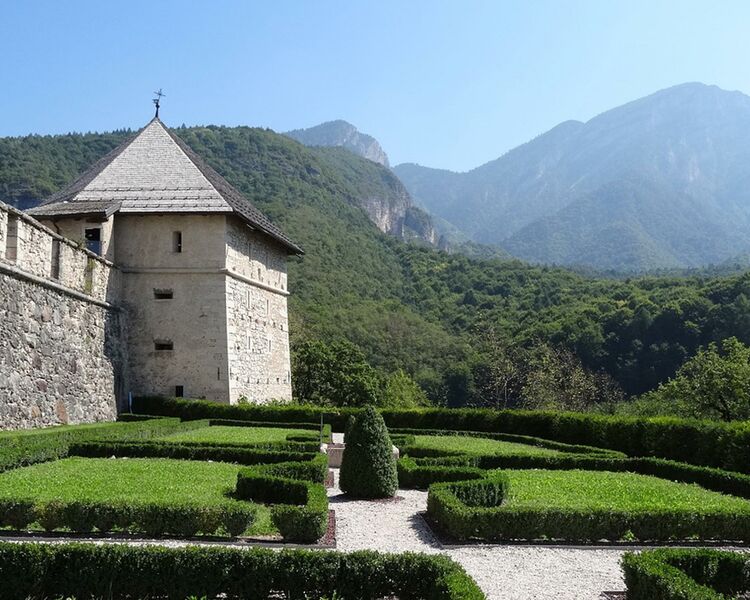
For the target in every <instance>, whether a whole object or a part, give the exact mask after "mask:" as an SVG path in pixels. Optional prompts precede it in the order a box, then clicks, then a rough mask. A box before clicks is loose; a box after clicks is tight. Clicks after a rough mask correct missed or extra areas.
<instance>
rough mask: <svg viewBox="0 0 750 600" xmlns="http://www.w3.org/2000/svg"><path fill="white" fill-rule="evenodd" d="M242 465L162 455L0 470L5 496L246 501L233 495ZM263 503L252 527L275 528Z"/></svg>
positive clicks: (217, 502)
mask: <svg viewBox="0 0 750 600" xmlns="http://www.w3.org/2000/svg"><path fill="white" fill-rule="evenodd" d="M240 468H241V467H239V466H237V465H232V464H228V463H218V462H217V463H209V462H202V461H188V460H171V459H161V458H128V459H112V458H65V459H62V460H56V461H52V462H46V463H40V464H37V465H32V466H30V467H23V468H20V469H14V470H11V471H6V472H4V473H0V499H25V500H33V501H34V502H49V501H51V500H61V501H64V502H69V501H84V502H127V503H129V504H147V503H170V502H171V503H174V502H186V503H191V504H193V503H194V504H205V505H212V506H216V505H221V504H236V503H240V502H242V503H243V504H246V503H245V502H244V501H241V500H234V499H232V498H231V497H229V496H228V493H230V492H232V491H233V490H234V488H235V484H236V482H237V472H238V471H239V470H240ZM258 506H259V513H258V518H257V520H256V521H255V523H254V524H253V527H252V529H251V531H250V533H254V534H268V533H276V531H275V529H274V527H273V525H272V524H271V520H270V513H269V510H268V508H267V507H265V506H263V505H258Z"/></svg>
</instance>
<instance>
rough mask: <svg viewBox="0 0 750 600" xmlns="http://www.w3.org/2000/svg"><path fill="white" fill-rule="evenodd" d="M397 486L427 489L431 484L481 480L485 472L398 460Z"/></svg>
mask: <svg viewBox="0 0 750 600" xmlns="http://www.w3.org/2000/svg"><path fill="white" fill-rule="evenodd" d="M397 467H398V485H399V487H401V488H407V489H411V488H417V489H427V488H428V487H430V485H432V484H433V483H439V482H449V481H466V480H471V479H482V478H484V477H485V476H486V474H487V472H486V471H484V470H483V469H479V468H477V467H472V466H468V465H456V466H451V465H420V464H417V463H416V462H415V460H414V459H413V458H411V457H408V456H405V457H403V458H401V459H399V461H398V463H397Z"/></svg>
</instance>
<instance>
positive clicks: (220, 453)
mask: <svg viewBox="0 0 750 600" xmlns="http://www.w3.org/2000/svg"><path fill="white" fill-rule="evenodd" d="M299 444H300V446H301V447H300V449H299V450H291V449H279V450H274V449H268V448H265V447H264V448H252V447H246V446H213V445H193V444H183V443H180V442H164V441H155V442H151V441H139V442H129V441H121V442H120V441H112V442H110V441H101V442H100V441H92V442H82V443H74V444H71V446H70V449H69V452H68V453H69V454H70V455H73V456H83V457H87V458H107V457H109V456H117V457H129V458H174V459H181V460H213V461H217V462H230V463H237V464H240V465H258V464H266V463H280V462H289V461H306V460H312V459H313V458H315V456H317V455H320V451H319V448H318V446H317V444H315V446H314V449H313V450H310V449H309V448H308V447H307V446H306V445H305V444H304V443H299Z"/></svg>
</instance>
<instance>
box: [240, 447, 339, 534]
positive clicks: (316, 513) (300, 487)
mask: <svg viewBox="0 0 750 600" xmlns="http://www.w3.org/2000/svg"><path fill="white" fill-rule="evenodd" d="M327 474H328V461H327V457H326V456H325V455H322V454H321V455H319V456H318V457H316V458H315V459H314V460H312V461H309V462H306V463H304V462H287V463H279V464H274V465H259V466H256V467H250V468H247V469H242V470H241V471H240V472H239V473H238V475H237V488H236V495H237V497H238V498H240V499H243V500H251V501H253V502H260V503H263V504H271V505H272V506H271V520H272V521H273V524H274V525H275V526H276V528H277V529H278V530H279V532H280V533H281V536H282V537H283V538H284V540H286V541H290V542H304V543H313V542H316V541H317V540H319V539H320V538H321V537H322V536H323V535H324V534H325V532H326V529H327V527H328V495H327V494H326V490H325V487H323V482H324V481H325V477H326V475H327Z"/></svg>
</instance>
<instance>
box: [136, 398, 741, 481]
mask: <svg viewBox="0 0 750 600" xmlns="http://www.w3.org/2000/svg"><path fill="white" fill-rule="evenodd" d="M133 409H134V411H135V412H138V413H146V414H154V415H163V416H178V417H182V418H183V419H188V420H194V419H209V418H228V419H238V420H249V421H279V422H287V423H296V422H303V423H316V422H319V421H320V415H321V413H323V415H324V420H325V421H326V422H327V423H330V424H331V425H332V426H333V428H334V430H336V431H344V428H345V426H346V421H347V418H348V417H349V415H352V414H357V412H358V410H357V409H353V408H341V409H336V410H335V411H331V410H329V409H323V408H320V407H314V406H262V405H251V406H239V405H235V406H229V405H220V404H217V403H214V402H208V401H200V400H182V399H174V398H168V399H164V398H137V399H135V400H134V403H133ZM381 414H382V415H383V418H384V419H385V422H386V425H388V427H390V428H399V429H401V428H408V429H448V430H457V431H484V432H492V433H509V434H515V435H525V436H532V437H535V438H542V439H546V440H554V441H558V442H563V443H566V444H576V445H584V446H594V447H598V448H608V449H611V450H617V451H619V452H624V453H625V454H627V455H628V456H655V457H659V458H666V459H670V460H675V461H679V462H687V463H692V464H697V465H702V466H709V467H716V468H720V469H727V470H729V471H740V472H743V473H748V472H750V422H747V421H741V422H734V423H723V422H718V421H700V420H694V419H679V418H674V417H651V418H642V417H620V416H610V415H597V414H582V413H563V412H551V411H523V410H490V409H448V408H442V409H441V408H425V409H408V410H396V409H388V410H382V411H381Z"/></svg>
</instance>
